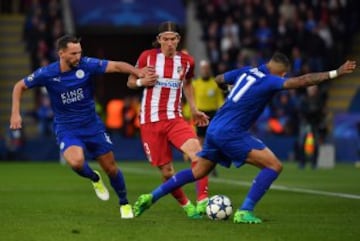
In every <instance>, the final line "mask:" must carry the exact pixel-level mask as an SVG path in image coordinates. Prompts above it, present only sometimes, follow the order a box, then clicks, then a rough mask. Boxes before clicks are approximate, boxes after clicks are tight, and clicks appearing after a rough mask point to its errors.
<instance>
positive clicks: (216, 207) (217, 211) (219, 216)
mask: <svg viewBox="0 0 360 241" xmlns="http://www.w3.org/2000/svg"><path fill="white" fill-rule="evenodd" d="M232 211H233V208H232V204H231V201H230V199H229V198H228V197H227V196H225V195H215V196H212V197H211V198H210V199H209V202H208V205H207V206H206V214H207V216H208V217H209V218H210V219H211V220H226V219H228V218H229V217H230V215H231V214H232Z"/></svg>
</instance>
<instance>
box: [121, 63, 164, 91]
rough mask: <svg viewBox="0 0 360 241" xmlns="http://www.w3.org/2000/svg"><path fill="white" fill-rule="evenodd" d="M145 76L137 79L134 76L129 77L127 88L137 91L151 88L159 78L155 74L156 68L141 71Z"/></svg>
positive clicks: (146, 68) (145, 68)
mask: <svg viewBox="0 0 360 241" xmlns="http://www.w3.org/2000/svg"><path fill="white" fill-rule="evenodd" d="M141 71H143V73H144V75H143V76H142V77H137V76H135V75H133V74H130V75H129V77H128V82H127V86H128V87H129V88H130V89H137V88H141V87H150V86H154V85H155V84H156V81H157V79H158V78H159V76H158V75H157V74H156V73H155V70H154V68H152V67H144V68H142V69H141Z"/></svg>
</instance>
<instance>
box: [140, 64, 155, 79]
mask: <svg viewBox="0 0 360 241" xmlns="http://www.w3.org/2000/svg"><path fill="white" fill-rule="evenodd" d="M147 74H155V68H154V67H152V66H146V67H144V68H142V69H140V70H139V74H138V75H137V76H138V77H139V78H144V77H145V76H146V75H147Z"/></svg>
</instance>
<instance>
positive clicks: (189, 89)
mask: <svg viewBox="0 0 360 241" xmlns="http://www.w3.org/2000/svg"><path fill="white" fill-rule="evenodd" d="M183 88H184V95H185V98H186V101H187V102H188V103H189V106H190V110H191V115H192V117H193V119H194V121H195V124H196V125H197V126H207V125H208V124H209V116H207V115H206V114H205V113H204V112H202V111H199V110H198V109H197V108H196V105H195V101H194V88H193V86H192V84H191V79H185V80H184V87H183Z"/></svg>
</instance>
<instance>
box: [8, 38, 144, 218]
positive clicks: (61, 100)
mask: <svg viewBox="0 0 360 241" xmlns="http://www.w3.org/2000/svg"><path fill="white" fill-rule="evenodd" d="M57 50H58V55H59V61H56V62H54V63H52V64H50V65H48V66H45V67H42V68H39V69H37V70H36V71H35V72H34V73H32V74H31V75H29V76H27V77H25V78H24V79H22V80H20V81H18V82H17V83H16V84H15V86H14V89H13V93H12V110H11V117H10V128H11V129H19V128H21V125H22V118H21V115H20V101H21V96H22V94H23V92H24V91H25V90H27V89H29V88H33V87H36V86H44V87H46V89H47V92H48V94H49V97H50V100H51V106H52V109H53V111H54V113H55V117H54V130H55V134H56V137H57V142H58V144H59V146H60V150H61V152H62V154H63V156H64V158H65V159H66V161H67V163H68V164H69V165H70V166H71V168H72V169H73V170H74V171H75V172H76V173H77V174H78V175H80V176H82V177H85V178H88V179H90V180H91V182H92V184H93V188H94V190H95V193H96V195H97V196H98V198H100V199H101V200H104V201H105V200H108V199H109V192H108V190H107V188H106V186H105V185H104V183H103V181H102V179H101V176H100V173H99V172H98V171H95V170H93V169H91V167H90V166H89V165H88V162H87V161H86V160H85V156H84V151H85V149H86V150H87V151H88V153H89V154H90V155H91V156H92V157H93V158H95V159H96V160H97V161H98V162H99V164H100V166H101V167H102V168H103V170H104V171H105V172H106V174H107V175H108V176H109V179H110V183H111V185H112V187H113V188H114V190H115V192H116V194H117V195H118V197H119V204H120V213H121V217H122V218H132V217H133V212H132V207H131V205H130V204H129V202H128V199H127V193H126V186H125V181H124V177H123V174H122V172H121V171H120V169H119V168H118V167H117V165H116V162H115V158H114V154H113V152H112V143H111V140H110V138H109V136H108V135H107V134H106V133H105V127H104V124H103V123H102V121H101V120H100V118H99V117H98V116H97V114H96V112H95V103H94V99H93V97H94V90H93V84H92V81H91V77H93V76H95V75H97V74H104V73H128V74H134V75H136V76H139V77H144V74H145V72H146V69H144V70H139V69H137V68H135V67H133V66H132V65H130V64H128V63H125V62H118V61H109V60H100V59H96V58H89V57H82V56H81V54H82V48H81V44H80V40H79V39H78V38H76V37H72V36H68V35H65V36H63V37H61V38H59V39H58V41H57Z"/></svg>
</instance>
